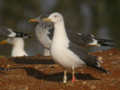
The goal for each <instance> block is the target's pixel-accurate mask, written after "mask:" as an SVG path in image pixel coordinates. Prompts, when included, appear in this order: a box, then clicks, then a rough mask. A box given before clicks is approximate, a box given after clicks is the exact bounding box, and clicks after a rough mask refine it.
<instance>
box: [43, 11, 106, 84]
mask: <svg viewBox="0 0 120 90" xmlns="http://www.w3.org/2000/svg"><path fill="white" fill-rule="evenodd" d="M43 20H44V21H47V22H48V21H52V22H53V23H54V35H53V39H52V45H51V49H50V51H51V55H52V57H53V59H54V61H55V62H56V63H58V64H60V65H61V66H63V67H64V68H68V69H72V76H73V77H72V81H73V82H74V80H75V71H74V70H75V68H78V67H82V66H84V65H87V66H90V67H93V68H96V69H98V70H100V71H102V72H106V73H107V71H106V70H105V69H103V68H102V67H101V66H100V63H99V61H98V60H97V58H96V57H95V56H91V55H89V54H88V53H87V52H85V51H84V50H83V49H82V48H81V47H78V46H77V45H75V44H74V43H72V42H71V40H69V38H68V36H67V33H66V30H65V26H64V20H63V17H62V15H61V14H60V13H52V14H51V15H50V16H49V17H48V18H47V19H43ZM71 48H72V49H71ZM66 73H67V70H65V71H64V79H63V82H64V83H66V82H67V76H66Z"/></svg>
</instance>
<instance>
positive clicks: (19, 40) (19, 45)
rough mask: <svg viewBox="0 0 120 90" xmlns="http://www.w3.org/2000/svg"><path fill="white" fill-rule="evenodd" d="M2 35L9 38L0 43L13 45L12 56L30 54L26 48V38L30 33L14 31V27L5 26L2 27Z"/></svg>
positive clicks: (0, 34)
mask: <svg viewBox="0 0 120 90" xmlns="http://www.w3.org/2000/svg"><path fill="white" fill-rule="evenodd" d="M0 36H3V37H6V38H7V39H5V40H2V41H1V42H0V44H7V43H9V44H11V45H13V48H12V52H11V56H12V57H21V56H28V54H27V53H26V51H25V50H24V39H25V38H30V37H31V36H30V35H28V34H26V33H22V32H14V31H13V30H12V29H10V28H5V27H4V28H2V29H0Z"/></svg>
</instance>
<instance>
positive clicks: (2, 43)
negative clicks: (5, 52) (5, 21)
mask: <svg viewBox="0 0 120 90" xmlns="http://www.w3.org/2000/svg"><path fill="white" fill-rule="evenodd" d="M7 43H8V42H7V40H3V41H0V45H4V44H7Z"/></svg>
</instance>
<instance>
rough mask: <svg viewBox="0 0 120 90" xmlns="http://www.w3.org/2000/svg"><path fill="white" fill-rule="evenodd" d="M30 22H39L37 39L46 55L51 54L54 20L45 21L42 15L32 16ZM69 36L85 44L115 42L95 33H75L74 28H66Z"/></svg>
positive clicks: (95, 44) (77, 42) (94, 44)
mask: <svg viewBox="0 0 120 90" xmlns="http://www.w3.org/2000/svg"><path fill="white" fill-rule="evenodd" d="M29 22H32V23H37V25H36V27H35V34H36V36H37V39H38V40H39V42H40V43H41V44H42V45H43V47H44V54H43V55H44V56H50V47H51V42H52V38H53V32H54V25H53V22H44V21H43V20H42V18H41V16H39V17H36V18H32V19H30V20H29ZM66 32H67V34H68V37H69V38H70V39H71V41H72V42H74V43H76V44H78V45H81V46H84V47H89V46H97V47H100V46H111V47H112V46H113V45H112V44H109V43H111V42H113V41H112V40H109V39H99V38H97V37H96V36H95V35H94V34H85V33H75V32H73V31H72V30H66Z"/></svg>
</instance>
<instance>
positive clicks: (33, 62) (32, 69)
mask: <svg viewBox="0 0 120 90" xmlns="http://www.w3.org/2000/svg"><path fill="white" fill-rule="evenodd" d="M91 54H92V55H96V56H101V57H102V61H103V63H102V66H103V67H104V68H105V69H107V70H109V71H110V72H111V73H110V74H104V73H101V72H98V71H96V70H95V69H91V68H79V69H77V70H76V72H77V73H76V77H77V81H76V82H75V83H72V82H71V73H68V78H69V81H68V83H67V84H63V83H62V77H63V68H62V67H60V66H59V65H57V64H55V63H54V62H53V60H52V58H51V57H43V56H40V55H38V56H34V57H21V58H8V59H7V58H5V57H0V90H75V89H77V90H120V51H119V50H117V49H111V50H107V51H98V52H95V53H91Z"/></svg>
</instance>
